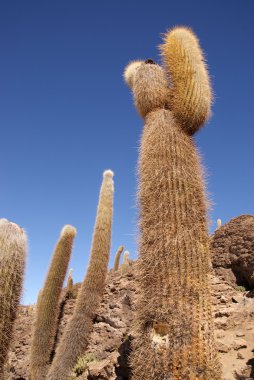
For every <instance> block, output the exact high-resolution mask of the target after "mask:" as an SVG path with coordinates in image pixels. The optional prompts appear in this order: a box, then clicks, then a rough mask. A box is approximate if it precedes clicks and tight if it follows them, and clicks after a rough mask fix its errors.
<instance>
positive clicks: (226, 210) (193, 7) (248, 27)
mask: <svg viewBox="0 0 254 380" xmlns="http://www.w3.org/2000/svg"><path fill="white" fill-rule="evenodd" d="M253 14H254V1H253V0H244V1H240V0H236V1H232V0H230V1H229V0H224V1H222V0H220V1H218V0H216V1H215V0H213V1H211V0H210V1H203V0H192V1H188V0H186V1H178V2H176V1H174V2H172V1H168V0H167V1H162V0H157V1H156V2H154V1H153V2H152V1H150V2H149V1H138V0H137V1H132V0H131V1H120V0H118V1H116V0H112V1H85V0H75V1H70V0H69V1H66V0H61V1H59V0H56V1H49V0H44V1H34V0H22V1H21V0H20V1H18V0H16V1H13V0H8V1H7V0H5V1H1V2H0V128H1V139H0V145H1V147H0V148H1V160H0V167H1V187H0V200H1V202H0V217H5V218H7V219H9V220H12V221H15V222H16V223H18V224H20V225H21V226H22V227H24V228H25V229H26V231H27V234H28V236H29V256H28V264H27V270H26V281H25V287H24V296H23V302H25V303H32V302H34V301H35V300H36V297H37V293H38V290H39V288H41V286H42V284H43V280H44V278H45V274H46V271H47V268H48V264H49V261H50V256H51V254H52V251H53V247H54V245H55V243H56V241H57V239H58V236H59V232H60V230H61V228H62V227H63V225H64V224H73V225H74V226H76V227H77V230H78V235H77V237H76V241H75V247H74V250H73V255H72V261H71V267H73V270H74V272H73V275H74V280H75V281H81V280H82V278H83V276H84V273H85V270H86V266H87V261H88V257H89V251H90V243H91V237H92V231H93V224H94V220H95V214H96V207H97V200H98V193H99V188H100V184H101V179H102V172H103V170H104V169H108V168H110V169H112V170H114V172H115V206H114V224H113V236H112V254H111V265H112V261H113V257H114V253H115V251H116V249H117V247H118V246H119V245H121V244H124V245H125V247H126V249H128V250H129V251H130V253H131V257H132V258H134V257H136V218H137V210H136V208H135V193H136V187H137V180H136V163H137V155H138V145H139V139H140V135H141V131H142V126H143V120H142V119H140V118H139V116H138V115H137V112H136V110H135V108H134V106H133V101H132V96H131V94H130V91H129V89H128V88H127V87H126V86H125V84H124V83H123V80H122V72H123V69H124V67H125V65H126V64H127V63H128V62H129V60H132V59H137V58H142V59H143V58H144V59H146V58H153V59H154V60H157V61H158V60H159V55H158V49H157V46H158V44H159V43H160V42H161V33H163V32H165V31H166V30H167V29H168V28H170V27H172V26H175V25H187V26H190V27H192V28H193V30H194V31H195V32H196V33H197V35H198V36H199V39H200V42H201V45H202V47H203V49H204V50H205V52H206V56H207V59H208V63H209V67H210V73H211V77H212V82H213V88H214V92H215V104H214V106H213V117H212V119H211V121H210V122H209V124H208V125H207V127H206V128H204V129H203V130H202V131H201V132H200V133H199V134H198V136H197V143H198V146H199V148H200V151H201V153H202V155H203V157H204V163H205V166H206V168H207V172H208V174H209V177H208V191H209V193H210V194H211V197H212V200H213V203H214V205H213V210H212V212H211V220H212V226H211V230H213V229H214V227H215V222H216V219H217V218H221V219H222V221H223V223H225V222H227V221H228V220H229V219H230V218H232V217H234V216H237V215H240V214H245V213H254V207H253V194H254V180H253V166H254V162H253V161H254V160H253V145H254V132H253V129H254V125H253V124H254V123H253V88H254V76H253V70H254V69H253V68H254V53H253V38H254V24H253Z"/></svg>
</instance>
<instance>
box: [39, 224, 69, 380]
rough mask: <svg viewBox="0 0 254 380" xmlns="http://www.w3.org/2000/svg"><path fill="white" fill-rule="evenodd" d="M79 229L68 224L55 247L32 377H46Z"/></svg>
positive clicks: (41, 298) (41, 308) (41, 309)
mask: <svg viewBox="0 0 254 380" xmlns="http://www.w3.org/2000/svg"><path fill="white" fill-rule="evenodd" d="M75 235H76V229H75V228H74V227H72V226H69V225H67V226H65V227H64V228H63V229H62V231H61V235H60V238H59V240H58V242H57V245H56V247H55V251H54V254H53V256H52V260H51V264H50V267H49V271H48V274H47V277H46V280H45V284H44V287H43V289H42V290H41V291H40V295H39V297H38V303H37V310H36V320H35V325H34V331H33V339H32V347H31V378H32V380H43V379H45V378H46V374H47V371H48V366H49V364H50V359H51V352H52V348H53V346H54V339H55V334H56V330H57V318H58V313H59V304H60V296H61V291H62V287H63V282H64V279H65V276H66V271H67V268H68V264H69V261H70V256H71V251H72V246H73V240H74V238H75Z"/></svg>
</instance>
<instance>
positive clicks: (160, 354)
mask: <svg viewBox="0 0 254 380" xmlns="http://www.w3.org/2000/svg"><path fill="white" fill-rule="evenodd" d="M145 121H146V124H145V128H144V131H143V137H142V142H141V150H140V162H139V175H140V191H139V200H140V232H141V237H140V257H139V260H138V270H137V273H138V281H139V286H140V296H139V300H138V306H137V320H136V330H135V339H134V343H133V347H132V349H133V352H132V356H131V366H132V380H154V379H161V380H169V379H172V380H173V379H174V380H180V379H188V380H194V379H203V380H211V379H213V380H219V379H220V370H219V366H218V361H217V356H216V354H215V347H214V334H213V331H214V329H213V319H212V311H211V297H210V286H209V278H208V275H209V272H210V255H209V238H208V231H207V217H206V214H207V210H206V209H207V207H206V198H205V192H204V184H203V179H202V169H201V167H200V162H199V158H198V154H197V152H196V149H195V145H194V142H193V140H192V137H190V136H188V135H187V134H186V133H185V132H184V131H183V130H182V129H181V128H180V126H179V124H178V123H177V121H175V120H174V118H173V115H172V113H171V111H169V110H163V109H160V110H156V111H154V112H151V113H149V114H148V115H147V117H146V120H145Z"/></svg>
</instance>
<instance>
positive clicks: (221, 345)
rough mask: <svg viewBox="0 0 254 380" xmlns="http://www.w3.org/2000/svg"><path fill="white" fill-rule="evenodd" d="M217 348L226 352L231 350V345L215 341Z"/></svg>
mask: <svg viewBox="0 0 254 380" xmlns="http://www.w3.org/2000/svg"><path fill="white" fill-rule="evenodd" d="M217 349H218V351H219V352H223V353H227V352H229V351H230V350H231V347H229V346H228V345H227V344H225V343H223V342H221V341H217Z"/></svg>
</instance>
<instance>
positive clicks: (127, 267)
mask: <svg viewBox="0 0 254 380" xmlns="http://www.w3.org/2000/svg"><path fill="white" fill-rule="evenodd" d="M129 254H130V253H129V251H125V252H124V256H123V264H122V266H121V272H122V273H123V274H124V273H126V272H128V271H129V270H130V259H129Z"/></svg>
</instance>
